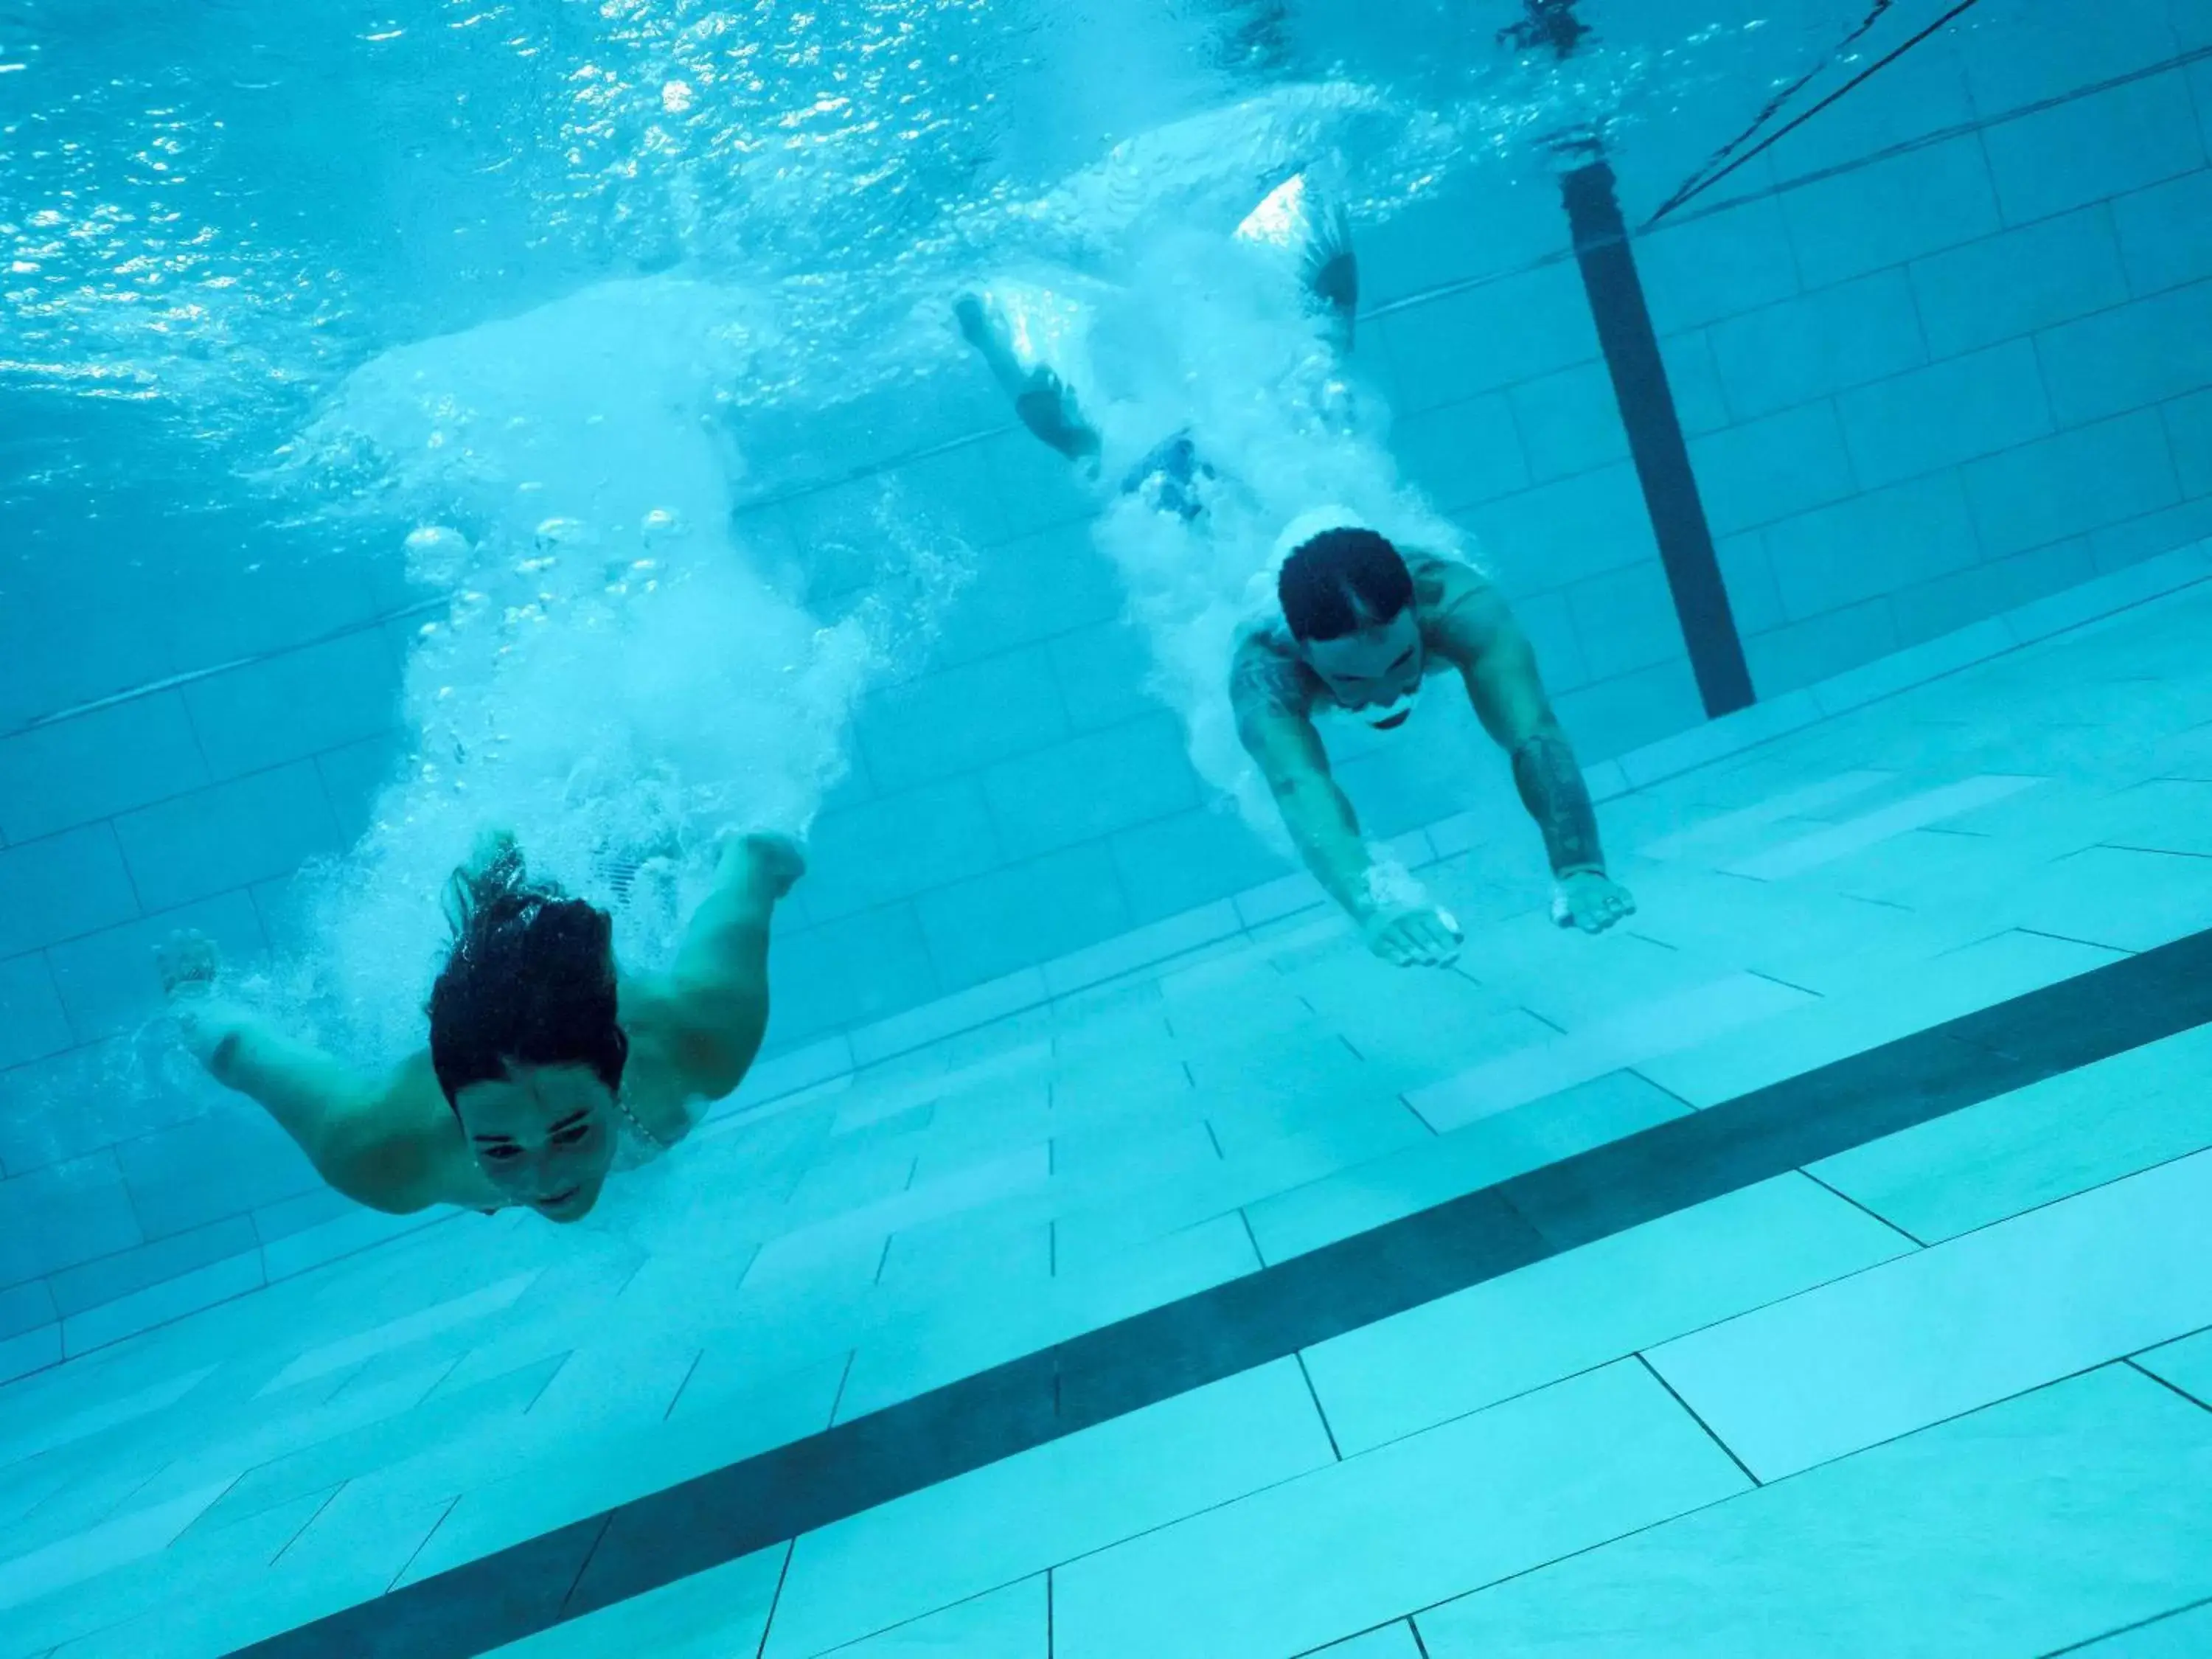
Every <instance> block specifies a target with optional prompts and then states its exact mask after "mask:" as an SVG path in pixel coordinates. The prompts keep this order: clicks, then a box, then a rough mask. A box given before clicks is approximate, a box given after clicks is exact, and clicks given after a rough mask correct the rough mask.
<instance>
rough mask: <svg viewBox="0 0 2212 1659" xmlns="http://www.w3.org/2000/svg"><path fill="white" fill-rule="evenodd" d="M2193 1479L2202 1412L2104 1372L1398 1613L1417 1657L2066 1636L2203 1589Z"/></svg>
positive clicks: (2204, 1449)
mask: <svg viewBox="0 0 2212 1659" xmlns="http://www.w3.org/2000/svg"><path fill="white" fill-rule="evenodd" d="M2208 1477H2212V1413H2205V1412H2203V1411H2199V1410H2197V1409H2196V1408H2195V1407H2191V1406H2190V1405H2189V1404H2188V1403H2187V1402H2186V1401H2181V1400H2178V1399H2176V1398H2175V1397H2174V1396H2173V1395H2171V1394H2167V1393H2166V1392H2165V1390H2163V1389H2160V1388H2159V1386H2158V1385H2157V1384H2156V1383H2152V1382H2150V1381H2149V1380H2148V1379H2147V1378H2144V1377H2142V1376H2132V1375H2130V1374H2128V1373H2126V1372H2124V1371H2122V1370H2117V1369H2111V1370H2100V1371H2096V1372H2093V1373H2092V1374H2090V1375H2089V1376H2081V1377H2075V1378H2073V1379H2071V1380H2069V1381H2068V1382H2064V1383H2058V1384H2057V1385H2056V1386H2054V1387H2051V1388H2048V1389H2040V1390H2039V1391H2038V1392H2036V1393H2034V1394H2031V1395H2027V1396H2026V1397H2025V1398H2022V1399H2019V1400H2011V1401H2006V1402H2004V1403H2003V1404H2002V1405H1998V1406H1994V1407H1990V1409H1988V1410H1986V1411H1981V1412H1977V1413H1974V1414H1973V1415H1972V1416H1970V1417H1966V1418H1964V1419H1960V1420H1959V1421H1956V1422H1952V1423H1946V1424H1944V1425H1942V1426H1940V1427H1937V1428H1932V1429H1929V1430H1928V1431H1925V1432H1923V1433H1920V1434H1916V1435H1913V1436H1911V1437H1908V1438H1906V1439H1904V1440H1900V1441H1896V1442H1893V1443H1891V1444H1888V1445H1886V1446H1881V1447H1877V1448H1875V1449H1874V1450H1871V1451H1868V1452H1863V1453H1861V1454H1860V1455H1857V1456H1855V1457H1850V1458H1846V1459H1844V1461H1843V1462H1838V1463H1832V1464H1829V1465H1826V1467H1824V1468H1819V1469H1816V1470H1814V1471H1812V1472H1811V1473H1810V1474H1806V1475H1803V1476H1801V1477H1799V1478H1797V1479H1796V1480H1784V1481H1780V1482H1778V1483H1777V1484H1775V1485H1772V1486H1767V1487H1765V1488H1764V1489H1762V1490H1760V1491H1758V1492H1750V1493H1747V1494H1746V1495H1744V1496H1742V1497H1739V1498H1731V1499H1729V1501H1728V1502H1727V1503H1725V1504H1717V1505H1715V1506H1714V1507H1713V1508H1711V1509H1709V1510H1703V1511H1700V1512H1699V1513H1698V1514H1696V1515H1692V1516H1684V1517H1682V1518H1681V1519H1679V1520H1675V1521H1671V1522H1668V1523H1667V1524H1666V1525H1664V1526H1661V1527H1656V1528H1653V1529H1652V1530H1650V1531H1649V1532H1646V1533H1643V1534H1639V1535H1638V1536H1637V1537H1634V1538H1630V1539H1625V1540H1623V1541H1620V1542H1618V1543H1614V1544H1610V1545H1607V1547H1605V1548H1603V1549H1600V1550H1595V1551H1592V1552H1591V1553H1589V1554H1588V1555H1584V1556H1580V1557H1577V1559H1573V1560H1571V1561H1562V1562H1559V1563H1557V1564H1556V1565H1552V1566H1548V1567H1547V1568H1545V1569H1543V1570H1542V1571H1539V1572H1534V1573H1531V1574H1529V1575H1528V1577H1524V1578H1519V1579H1516V1580H1514V1581H1513V1582H1511V1583H1505V1584H1500V1585H1498V1586H1496V1587H1494V1588H1492V1589H1486V1590H1483V1591H1481V1592H1480V1593H1479V1594H1476V1595H1470V1596H1468V1597H1466V1598H1465V1599H1464V1600H1462V1601H1455V1602H1453V1603H1451V1604H1449V1606H1446V1607H1437V1608H1432V1609H1431V1610H1430V1611H1427V1612H1425V1613H1420V1614H1419V1616H1418V1617H1417V1619H1416V1620H1415V1622H1416V1623H1417V1624H1418V1625H1419V1627H1420V1631H1421V1634H1422V1637H1423V1638H1424V1639H1425V1641H1426V1642H1427V1644H1428V1650H1429V1654H1430V1659H1489V1656H1492V1655H1499V1654H1512V1655H1515V1656H1516V1659H1520V1656H1528V1659H1547V1656H1548V1659H1589V1656H1604V1659H1735V1656H1737V1655H1741V1654H1808V1655H1812V1654H1819V1655H1829V1654H1833V1655H1838V1656H1841V1655H1861V1654H1865V1655H1874V1654H1885V1655H1887V1654H1925V1655H1929V1656H1938V1655H1940V1656H1942V1659H2012V1656H2017V1655H2027V1654H2049V1653H2052V1652H2054V1651H2056V1650H2059V1649H2061V1648H2066V1649H2068V1650H2069V1651H2070V1650H2071V1648H2070V1644H2073V1643H2075V1642H2078V1641H2081V1640H2083V1639H2086V1638H2089V1637H2092V1636H2094V1635H2097V1634H2099V1633H2100V1632H2104V1631H2108V1630H2111V1629H2112V1628H2113V1627H2114V1626H2117V1625H2120V1624H2124V1623H2128V1622H2130V1621H2131V1620H2136V1619H2140V1618H2147V1617H2149V1616H2151V1615H2152V1614H2154V1613H2160V1612H2164V1611H2166V1610H2167V1609H2168V1608H2170V1607H2175V1606H2177V1605H2179V1604H2182V1603H2185V1602H2187V1601H2191V1600H2193V1599H2195V1598H2197V1597H2199V1596H2203V1595H2207V1594H2212V1552H2208V1551H2207V1550H2205V1549H2204V1547H2203V1540H2204V1539H2205V1538H2206V1537H2207V1536H2212V1478H2208ZM2091 1651H2093V1652H2094V1651H2097V1650H2091ZM2121 1651H2122V1652H2123V1653H2125V1652H2127V1650H2125V1649H2123V1650H2121ZM2147 1651H2148V1652H2156V1651H2157V1650H2156V1649H2151V1650H2147ZM2185 1651H2190V1652H2196V1651H2198V1650H2194V1649H2188V1650H2185ZM2100 1659H2102V1656H2101V1655H2100ZM2113 1659H2119V1656H2118V1655H2115V1656H2113ZM2128 1659H2135V1656H2133V1655H2132V1654H2130V1655H2129V1656H2128Z"/></svg>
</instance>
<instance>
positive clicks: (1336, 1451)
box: [1237, 1210, 1344, 1463]
mask: <svg viewBox="0 0 2212 1659" xmlns="http://www.w3.org/2000/svg"><path fill="white" fill-rule="evenodd" d="M1237 1213H1238V1214H1240V1215H1241V1214H1243V1212H1242V1211H1241V1210H1240V1211H1239V1212H1237ZM1291 1358H1293V1359H1295V1360H1297V1362H1298V1375H1299V1376H1302V1377H1304V1378H1305V1381H1306V1398H1307V1399H1309V1400H1310V1401H1313V1408H1314V1415H1315V1416H1316V1417H1318V1418H1319V1419H1321V1431H1322V1433H1323V1434H1325V1435H1327V1436H1328V1449H1329V1453H1330V1455H1332V1456H1334V1458H1335V1459H1336V1461H1337V1462H1340V1463H1341V1462H1344V1452H1343V1450H1342V1449H1341V1448H1340V1447H1339V1446H1338V1445H1337V1443H1336V1431H1335V1430H1334V1429H1333V1428H1331V1427H1330V1426H1329V1422H1328V1412H1327V1411H1326V1410H1325V1409H1323V1408H1322V1403H1321V1390H1320V1389H1316V1388H1315V1387H1314V1380H1313V1373H1312V1372H1311V1371H1310V1370H1307V1369H1306V1356H1305V1350H1304V1349H1303V1348H1301V1349H1300V1350H1298V1352H1296V1353H1294V1354H1292V1355H1291Z"/></svg>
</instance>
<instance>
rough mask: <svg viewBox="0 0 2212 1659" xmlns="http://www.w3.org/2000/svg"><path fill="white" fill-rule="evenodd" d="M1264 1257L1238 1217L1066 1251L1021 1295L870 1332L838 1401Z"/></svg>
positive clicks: (1020, 1345) (906, 1383)
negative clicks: (1110, 1248)
mask: <svg viewBox="0 0 2212 1659" xmlns="http://www.w3.org/2000/svg"><path fill="white" fill-rule="evenodd" d="M1260 1265H1261V1263H1260V1259H1259V1257H1258V1256H1257V1255H1255V1254H1254V1253H1253V1249H1252V1243H1251V1238H1250V1236H1249V1234H1248V1233H1247V1232H1246V1231H1245V1229H1244V1225H1243V1220H1242V1219H1241V1218H1239V1217H1237V1216H1235V1215H1218V1216H1216V1217H1215V1218H1212V1220H1209V1221H1205V1222H1202V1223H1200V1224H1199V1225H1196V1226H1193V1227H1188V1228H1186V1229H1184V1230H1183V1231H1180V1232H1176V1233H1171V1234H1170V1235H1168V1236H1167V1237H1163V1238H1155V1239H1152V1240H1151V1241H1149V1242H1147V1243H1143V1244H1139V1245H1137V1246H1135V1247H1134V1248H1133V1249H1124V1250H1121V1251H1119V1252H1115V1253H1112V1254H1108V1255H1102V1256H1100V1257H1098V1258H1097V1259H1094V1260H1090V1261H1069V1260H1066V1259H1065V1257H1063V1260H1062V1261H1060V1271H1059V1273H1058V1274H1057V1276H1055V1277H1054V1278H1053V1279H1051V1280H1050V1281H1049V1282H1048V1284H1047V1285H1045V1286H1044V1287H1043V1288H1042V1290H1041V1291H1038V1292H1037V1293H1036V1294H1034V1295H1032V1296H1030V1297H1024V1298H1023V1299H1022V1300H1020V1301H1019V1302H1016V1303H1012V1304H1007V1303H999V1304H993V1303H988V1302H981V1301H976V1300H972V1299H969V1300H959V1301H952V1302H949V1303H946V1304H942V1305H940V1306H939V1307H938V1308H936V1309H934V1310H919V1311H916V1312H915V1313H913V1314H912V1315H910V1316H908V1317H906V1318H904V1319H902V1320H899V1321H897V1322H891V1321H890V1320H886V1321H884V1322H883V1324H882V1325H881V1326H880V1327H879V1328H875V1329H872V1330H871V1331H870V1332H868V1333H866V1334H864V1335H863V1336H862V1337H861V1338H860V1346H859V1351H858V1352H857V1353H855V1355H854V1359H853V1370H852V1375H851V1376H849V1377H848V1379H847V1380H846V1384H845V1393H844V1397H843V1400H842V1402H841V1403H840V1404H839V1406H838V1408H837V1410H838V1415H839V1417H840V1418H841V1419H852V1418H854V1417H860V1416H864V1415H866V1413H869V1412H872V1411H876V1410H879V1409H880V1408H882V1407H884V1406H888V1405H890V1404H892V1403H893V1402H895V1401H900V1400H908V1399H911V1398H913V1397H914V1396H915V1395H918V1394H921V1393H923V1392H925V1391H926V1390H927V1389H933V1388H937V1387H940V1386H942V1385H943V1384H945V1383H953V1382H957V1381H958V1380H959V1379H960V1378H962V1377H963V1376H973V1375H974V1374H975V1373H976V1372H978V1371H981V1370H987V1369H988V1368H989V1367H991V1366H993V1365H997V1364H1003V1363H1004V1362H1006V1361H1007V1360H1009V1359H1018V1358H1020V1357H1021V1356H1022V1355H1024V1354H1029V1353H1036V1352H1040V1351H1042V1349H1045V1348H1048V1347H1050V1346H1052V1345H1053V1344H1054V1343H1055V1342H1060V1341H1065V1340H1067V1339H1068V1338H1070V1337H1073V1336H1079V1335H1081V1334H1083V1333H1084V1332H1085V1331H1094V1330H1097V1329H1098V1328H1100V1327H1101V1326H1103V1325H1110V1324H1112V1323H1113V1322H1115V1320H1119V1319H1127V1318H1131V1317H1133V1316H1135V1315H1137V1314H1140V1313H1144V1312H1146V1311H1147V1310H1151V1309H1153V1308H1158V1307H1162V1306H1164V1305H1165V1304H1168V1303H1170V1302H1175V1301H1179V1300H1180V1299H1182V1297H1187V1296H1194V1295H1196V1294H1198V1293H1199V1292H1200V1291H1206V1290H1210V1289H1212V1287H1213V1286H1214V1285H1219V1284H1222V1283H1224V1282H1225V1281H1227V1280H1229V1279H1235V1278H1237V1277H1239V1276H1240V1275H1242V1274H1244V1273H1253V1272H1256V1271H1257V1270H1258V1269H1259V1267H1260Z"/></svg>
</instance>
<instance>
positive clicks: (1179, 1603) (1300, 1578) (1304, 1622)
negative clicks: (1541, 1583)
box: [1053, 1361, 1748, 1659]
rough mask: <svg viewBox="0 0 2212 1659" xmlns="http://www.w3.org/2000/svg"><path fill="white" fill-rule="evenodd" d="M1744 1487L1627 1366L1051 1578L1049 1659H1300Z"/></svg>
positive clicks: (1137, 1541) (1649, 1382)
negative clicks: (1293, 1658)
mask: <svg viewBox="0 0 2212 1659" xmlns="http://www.w3.org/2000/svg"><path fill="white" fill-rule="evenodd" d="M1747 1484H1748V1483H1747V1481H1746V1480H1744V1478H1743V1475H1742V1474H1741V1472H1740V1471H1739V1470H1738V1469H1737V1468H1735V1465H1733V1464H1732V1463H1730V1462H1729V1460H1728V1458H1727V1457H1726V1456H1725V1455H1723V1453H1722V1452H1721V1450H1720V1449H1719V1448H1718V1447H1717V1446H1715V1445H1714V1444H1713V1443H1712V1442H1711V1439H1709V1438H1708V1437H1706V1436H1705V1434H1704V1433H1703V1432H1701V1431H1699V1428H1698V1426H1697V1425H1696V1424H1695V1423H1694V1422H1692V1420H1691V1419H1690V1417H1689V1415H1688V1413H1686V1412H1684V1411H1683V1410H1682V1409H1681V1407H1680V1406H1679V1405H1677V1404H1676V1403H1675V1402H1674V1401H1673V1400H1671V1399H1670V1398H1668V1395H1667V1392H1666V1390H1665V1389H1662V1388H1661V1387H1660V1386H1659V1384H1658V1383H1656V1382H1655V1381H1654V1380H1653V1379H1652V1377H1651V1375H1650V1372H1649V1371H1647V1370H1644V1367H1643V1366H1642V1365H1640V1364H1637V1363H1636V1362H1634V1361H1629V1362H1627V1363H1626V1364H1619V1365H1612V1366H1607V1368H1605V1369H1604V1370H1599V1371H1594V1372H1590V1373H1589V1374H1587V1375H1585V1376H1578V1377H1576V1378H1574V1379H1572V1380H1571V1381H1569V1382H1565V1383H1559V1384H1558V1385H1556V1386H1554V1387H1553V1388H1550V1389H1544V1390H1542V1391H1541V1392H1540V1393H1537V1394H1534V1395H1525V1396H1523V1397H1522V1398H1521V1399H1519V1400H1516V1401H1510V1402H1509V1403H1507V1404H1504V1405H1502V1406H1497V1407H1492V1409H1491V1410H1489V1411H1486V1412H1480V1413H1476V1414H1474V1416H1471V1417H1465V1418H1462V1419H1459V1420H1458V1421H1456V1422H1454V1423H1449V1424H1446V1425H1443V1427H1441V1428H1437V1429H1431V1430H1430V1431H1428V1432H1427V1433H1425V1434H1422V1435H1419V1436H1417V1437H1414V1438H1413V1439H1410V1440H1405V1441H1401V1442H1399V1443H1396V1444H1394V1445H1390V1446H1386V1447H1383V1448H1382V1449H1379V1450H1376V1451H1371V1452H1368V1453H1366V1454H1364V1455H1361V1456H1357V1457H1352V1458H1347V1459H1346V1460H1345V1461H1344V1462H1340V1463H1333V1464H1331V1465H1330V1466H1329V1467H1328V1468H1323V1469H1321V1470H1318V1471H1316V1473H1314V1474H1309V1475H1306V1476H1304V1477H1303V1478H1301V1479H1298V1480H1291V1481H1287V1482H1285V1483H1284V1484H1282V1485H1279V1486H1271V1487H1269V1488H1268V1489H1267V1490H1266V1491H1263V1492H1255V1493H1254V1494H1253V1495H1252V1496H1250V1497H1249V1498H1243V1499H1241V1500H1239V1501H1238V1502H1237V1503H1234V1504H1226V1505H1225V1506H1223V1507H1221V1508H1218V1509H1215V1510H1208V1511H1207V1512H1206V1513H1204V1514H1200V1515H1195V1516H1192V1517H1191V1518H1190V1519H1188V1520H1187V1521H1183V1522H1178V1523H1177V1524H1176V1525H1174V1526H1170V1527H1165V1528H1161V1529H1160V1530H1158V1531H1157V1532H1152V1533H1149V1534H1146V1535H1144V1536H1142V1537H1139V1538H1133V1539H1131V1540H1130V1541H1127V1542H1126V1543H1123V1544H1120V1545H1117V1546H1115V1547H1114V1548H1112V1549H1109V1550H1105V1551H1103V1552H1101V1553H1098V1554H1097V1555H1093V1556H1091V1557H1088V1558H1087V1559H1082V1560H1077V1561H1073V1562H1070V1563H1069V1564H1068V1565H1066V1566H1063V1567H1061V1568H1060V1569H1058V1570H1057V1571H1055V1572H1054V1574H1053V1651H1054V1655H1055V1656H1056V1659H1127V1656H1129V1655H1132V1654H1143V1655H1145V1656H1146V1659H1186V1656H1187V1659H1220V1656H1223V1655H1225V1654H1237V1655H1240V1656H1241V1655H1245V1654H1250V1655H1254V1656H1259V1655H1288V1654H1294V1653H1302V1652H1304V1651H1305V1650H1307V1649H1309V1648H1312V1647H1316V1646H1318V1645H1320V1644H1322V1643H1325V1642H1329V1641H1332V1640H1334V1639H1335V1638H1339V1637H1341V1636H1346V1635H1348V1634H1351V1633H1352V1632H1358V1631H1362V1630H1364V1629H1367V1628H1369V1627H1370V1626H1374V1625H1376V1624H1378V1623H1381V1622H1382V1621H1383V1620H1388V1619H1391V1618H1394V1617H1399V1616H1402V1615H1403V1613H1405V1611H1406V1610H1407V1608H1409V1607H1421V1606H1425V1605H1426V1604H1428V1603H1430V1602H1432V1601H1440V1600H1442V1599H1443V1598H1444V1597H1446V1596H1449V1595H1453V1594H1455V1593H1457V1592H1461V1591H1464V1590H1468V1589H1474V1588H1475V1587H1477V1586H1478V1585H1480V1584H1485V1583H1490V1582H1492V1580H1495V1579H1498V1578H1502V1577H1506V1576H1507V1575H1509V1574H1512V1573H1516V1572H1525V1571H1528V1569H1530V1568H1531V1567H1534V1566H1538V1565H1541V1564H1542V1563H1544V1562H1546V1561H1549V1560H1553V1559H1558V1558H1559V1557H1561V1556H1565V1555H1569V1554H1571V1553H1574V1552H1576V1551H1577V1550H1584V1549H1588V1548H1589V1547H1591V1546H1592V1545H1594V1544H1597V1543H1601V1542H1602V1541H1605V1540H1606V1539H1608V1538H1616V1537H1619V1536H1620V1535H1622V1534H1626V1533H1630V1532H1633V1531H1635V1530H1636V1529H1638V1528H1641V1527H1647V1526H1650V1524H1651V1523H1652V1522H1656V1521H1660V1520H1663V1519H1665V1518H1666V1517H1668V1516H1673V1515H1679V1514H1680V1513H1682V1512H1683V1511H1684V1510H1690V1509H1694V1508H1696V1507H1698V1506H1699V1505H1700V1504H1710V1503H1711V1502H1713V1501H1714V1500H1716V1499H1717V1498H1724V1497H1726V1496H1728V1495H1729V1493H1731V1492H1737V1491H1741V1489H1742V1488H1743V1487H1745V1486H1747Z"/></svg>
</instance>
